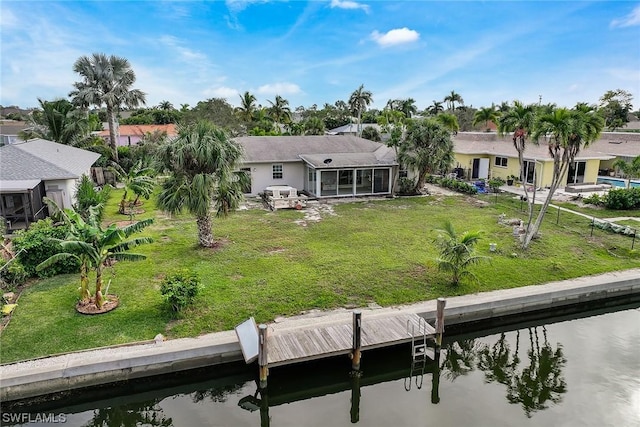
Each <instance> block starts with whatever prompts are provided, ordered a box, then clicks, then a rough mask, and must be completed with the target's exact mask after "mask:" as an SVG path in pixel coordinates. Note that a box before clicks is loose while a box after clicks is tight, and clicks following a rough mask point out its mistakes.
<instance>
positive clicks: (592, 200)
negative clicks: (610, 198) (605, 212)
mask: <svg viewBox="0 0 640 427" xmlns="http://www.w3.org/2000/svg"><path fill="white" fill-rule="evenodd" d="M604 200H605V197H601V196H600V195H598V194H592V195H590V196H587V197H585V198H583V199H582V202H583V203H586V204H588V205H596V206H603V205H604Z"/></svg>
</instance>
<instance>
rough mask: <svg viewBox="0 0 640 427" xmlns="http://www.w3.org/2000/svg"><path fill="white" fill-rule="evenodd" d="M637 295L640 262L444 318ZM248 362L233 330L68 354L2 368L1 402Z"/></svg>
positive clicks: (368, 312) (406, 309)
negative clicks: (212, 366) (633, 265)
mask: <svg viewBox="0 0 640 427" xmlns="http://www.w3.org/2000/svg"><path fill="white" fill-rule="evenodd" d="M633 294H640V268H637V269H633V270H625V271H619V272H612V273H606V274H600V275H597V276H588V277H580V278H577V279H571V280H565V281H561V282H552V283H547V284H544V285H536V286H526V287H521V288H514V289H505V290H499V291H492V292H486V293H480V294H473V295H464V296H458V297H452V298H448V299H447V307H446V311H445V316H446V321H445V323H447V324H449V325H451V324H460V323H465V322H471V321H477V320H483V319H490V318H493V317H497V316H505V315H512V314H519V313H523V312H526V311H535V310H544V309H553V308H556V307H562V306H566V305H571V304H576V303H583V302H588V301H595V300H600V299H607V298H612V297H622V296H629V295H633ZM435 311H436V301H435V300H432V301H425V302H421V303H418V304H412V305H407V306H399V307H387V308H379V307H372V308H365V309H362V312H363V314H362V316H363V318H365V317H367V316H375V317H377V316H391V315H393V314H395V313H417V314H419V315H421V316H423V317H425V318H426V319H433V318H434V317H435ZM351 319H352V311H351V310H347V309H341V310H335V311H331V312H322V311H317V312H310V313H307V314H305V315H301V316H294V317H289V318H282V319H277V320H276V321H275V322H273V323H271V324H269V334H282V333H285V332H286V331H289V330H292V329H296V330H300V329H312V328H317V327H319V326H320V325H327V324H332V323H333V324H335V323H344V322H351ZM242 360H243V358H242V352H241V350H240V345H239V344H238V340H237V338H236V335H235V333H234V332H233V331H224V332H218V333H212V334H207V335H202V336H200V337H197V338H183V339H175V340H168V341H162V340H159V341H158V342H153V341H150V342H146V343H141V344H133V345H125V346H117V347H108V348H101V349H94V350H88V351H82V352H75V353H69V354H64V355H58V356H52V357H46V358H41V359H36V360H29V361H24V362H18V363H12V364H6V365H2V366H0V379H1V383H0V401H8V400H16V399H22V398H29V397H35V396H39V395H43V394H48V393H55V392H59V391H64V390H71V389H74V388H80V387H89V386H92V385H97V384H104V383H109V382H113V381H122V380H127V379H134V378H140V377H145V376H151V375H159V374H164V373H171V372H178V371H182V370H187V369H193V368H199V367H203V366H211V365H220V364H224V363H228V362H234V361H242Z"/></svg>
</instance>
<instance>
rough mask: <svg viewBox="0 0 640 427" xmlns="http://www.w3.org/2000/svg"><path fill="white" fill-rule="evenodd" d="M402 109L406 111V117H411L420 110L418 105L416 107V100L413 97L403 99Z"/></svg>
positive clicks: (401, 101)
mask: <svg viewBox="0 0 640 427" xmlns="http://www.w3.org/2000/svg"><path fill="white" fill-rule="evenodd" d="M400 111H402V112H403V113H404V115H405V117H406V118H408V119H410V118H411V116H413V115H414V114H416V113H417V112H418V107H416V100H415V99H413V98H407V99H401V100H400Z"/></svg>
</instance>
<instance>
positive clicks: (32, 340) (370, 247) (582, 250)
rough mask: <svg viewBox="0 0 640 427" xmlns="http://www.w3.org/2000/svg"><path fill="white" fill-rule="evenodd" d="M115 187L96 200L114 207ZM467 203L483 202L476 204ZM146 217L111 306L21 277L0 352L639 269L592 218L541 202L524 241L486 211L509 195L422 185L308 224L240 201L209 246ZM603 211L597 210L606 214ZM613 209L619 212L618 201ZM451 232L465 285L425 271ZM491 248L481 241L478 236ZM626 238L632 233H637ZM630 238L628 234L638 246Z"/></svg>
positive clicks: (10, 354) (70, 284) (514, 207)
mask: <svg viewBox="0 0 640 427" xmlns="http://www.w3.org/2000/svg"><path fill="white" fill-rule="evenodd" d="M119 197H120V192H118V191H115V192H114V193H113V194H112V197H111V200H110V204H109V206H108V207H107V216H108V220H109V221H115V220H118V221H123V220H127V217H124V216H118V214H117V213H116V212H117V203H118V200H119ZM478 200H481V201H483V202H480V203H478ZM143 208H144V209H145V210H146V212H145V213H143V214H139V215H138V216H137V217H136V219H142V218H146V217H151V216H152V217H154V218H155V219H156V221H155V223H154V224H153V225H152V226H151V227H149V228H147V229H145V231H144V233H142V234H143V235H149V236H152V237H153V238H154V239H155V242H154V243H153V244H150V245H145V246H142V247H139V248H136V249H135V250H134V252H140V253H144V254H146V255H147V256H148V258H147V260H145V261H141V262H136V263H133V262H129V263H127V262H121V263H117V264H116V265H115V266H114V267H113V268H112V269H111V270H112V271H111V272H109V271H107V273H106V275H105V284H106V283H107V282H109V280H110V281H111V284H110V285H109V292H110V293H115V294H117V295H118V296H119V297H120V306H119V307H118V308H117V309H116V310H114V311H112V312H110V313H107V314H103V315H97V316H86V315H81V314H78V313H76V312H75V309H74V304H75V301H76V298H77V291H76V290H77V288H78V286H79V277H78V276H75V275H69V276H58V277H54V278H51V279H47V280H41V281H38V282H36V283H35V284H33V285H32V286H30V287H28V288H27V289H26V290H25V291H24V292H23V294H22V296H21V297H20V300H19V301H18V307H17V308H16V310H15V312H14V315H13V317H12V319H11V322H10V324H9V325H8V327H7V328H6V329H5V330H4V332H3V333H2V336H1V337H0V346H1V347H0V348H1V354H0V358H1V361H2V362H3V363H6V362H11V361H16V360H22V359H27V358H33V357H38V356H44V355H48V354H54V353H60V352H66V351H73V350H79V349H84V348H90V347H98V346H105V345H112V344H120V343H126V342H132V341H138V340H147V339H152V338H153V337H154V336H155V335H156V334H158V333H162V334H164V335H166V336H168V337H169V338H177V337H187V336H196V335H199V334H203V333H207V332H214V331H221V330H227V329H231V328H233V327H234V326H235V325H237V324H238V323H240V322H241V321H243V320H245V319H246V318H248V317H249V316H254V317H255V318H256V321H257V322H269V321H272V320H273V319H274V318H276V317H278V316H287V315H294V314H299V313H300V312H302V311H305V310H310V309H314V308H317V309H333V308H337V307H360V306H366V305H368V304H371V303H376V304H379V305H382V306H389V305H397V304H406V303H412V302H417V301H422V300H429V299H433V298H437V297H440V296H452V295H460V294H467V293H474V292H480V291H488V290H493V289H502V288H512V287H518V286H526V285H533V284H539V283H545V282H549V281H553V280H560V279H567V278H572V277H577V276H583V275H589V274H595V273H601V272H606V271H613V270H622V269H628V268H634V267H638V266H640V252H639V251H638V250H637V249H636V250H634V251H632V250H631V238H629V237H627V236H622V235H617V234H613V233H609V232H604V231H602V230H599V229H596V230H594V231H593V236H591V235H590V234H591V228H590V227H589V223H590V221H589V220H588V219H586V218H582V217H579V216H577V215H571V214H569V213H564V212H563V213H562V214H561V217H560V221H559V223H558V224H556V221H557V217H556V211H555V210H554V209H550V210H549V213H548V214H547V217H546V220H545V223H544V224H543V227H542V230H541V235H542V237H541V239H538V240H536V241H534V242H533V244H532V246H531V247H530V248H529V250H527V251H525V252H523V251H521V250H520V249H519V246H518V244H517V242H516V240H515V238H514V237H513V235H512V229H511V227H507V226H504V225H501V224H499V223H498V221H497V219H498V215H499V214H501V213H505V214H506V215H507V217H508V218H524V213H522V212H521V211H520V203H519V201H517V200H515V199H514V198H513V197H511V196H507V195H501V196H500V197H499V198H498V199H497V201H496V199H495V197H494V195H490V196H481V197H477V198H468V197H464V196H453V197H444V196H429V197H418V198H399V199H394V200H389V199H375V200H369V201H360V202H352V203H340V204H335V205H333V213H334V214H333V215H331V214H328V213H324V214H323V215H322V217H323V219H322V220H321V221H319V222H309V223H308V224H307V225H306V226H302V225H299V224H296V223H295V222H294V221H296V220H299V219H302V218H303V216H304V211H295V210H292V211H287V210H281V211H278V212H267V211H264V210H257V209H256V210H244V211H239V212H236V213H234V214H233V215H232V216H230V217H229V218H227V219H216V220H215V221H214V235H215V236H216V237H217V239H219V241H220V247H219V248H217V249H201V248H198V247H197V232H196V224H195V220H194V219H193V218H192V217H190V216H188V215H181V216H178V217H172V218H170V217H168V216H167V215H165V214H163V213H161V212H158V211H156V210H155V209H154V206H153V201H152V200H151V201H145V204H144V206H143ZM607 215H608V214H607ZM615 216H629V215H627V214H626V213H623V214H621V213H619V212H617V213H616V215H615ZM447 219H449V220H451V221H452V222H453V224H454V226H455V228H456V230H457V231H459V232H463V231H465V230H482V231H483V236H484V237H483V239H482V240H481V241H480V244H479V247H478V251H479V253H480V254H481V255H486V256H487V257H489V258H490V262H486V263H483V264H481V265H478V266H476V267H473V268H472V271H473V272H474V273H475V274H476V275H477V277H478V281H477V282H466V283H464V284H462V285H461V286H459V287H452V286H451V285H449V284H448V280H449V278H448V277H447V276H446V275H443V274H441V273H439V272H438V271H437V268H436V264H435V262H434V259H435V258H436V256H437V253H436V250H435V247H434V244H433V241H434V239H435V238H436V237H437V235H438V232H437V231H436V230H437V229H438V228H439V227H441V225H442V223H443V222H444V221H445V220H447ZM491 242H494V243H496V244H497V248H498V249H497V251H496V252H494V253H491V252H489V243H491ZM636 243H638V242H636ZM637 246H638V245H636V248H637ZM177 268H189V269H191V270H194V271H196V272H197V273H198V274H199V275H200V277H201V279H202V281H203V283H204V289H203V291H202V292H201V293H200V294H199V295H198V297H197V299H196V302H195V304H194V305H193V306H192V307H189V308H188V309H186V310H184V311H183V312H182V313H181V314H180V315H179V316H178V317H177V318H175V317H173V316H172V314H171V312H170V311H169V310H168V309H167V308H166V307H165V305H164V304H163V301H162V298H161V295H160V292H159V286H160V282H161V280H162V278H163V277H164V275H165V274H167V273H168V272H171V271H173V270H175V269H177Z"/></svg>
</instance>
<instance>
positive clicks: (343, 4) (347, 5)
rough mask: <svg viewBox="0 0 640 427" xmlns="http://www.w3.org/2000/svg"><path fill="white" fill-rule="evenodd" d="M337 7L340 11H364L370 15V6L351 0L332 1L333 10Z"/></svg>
mask: <svg viewBox="0 0 640 427" xmlns="http://www.w3.org/2000/svg"><path fill="white" fill-rule="evenodd" d="M335 7H337V8H338V9H362V10H364V11H365V12H367V13H369V5H368V4H362V3H358V2H355V1H351V0H331V8H332V9H333V8H335Z"/></svg>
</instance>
